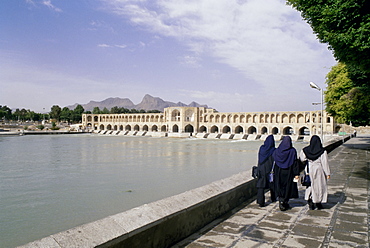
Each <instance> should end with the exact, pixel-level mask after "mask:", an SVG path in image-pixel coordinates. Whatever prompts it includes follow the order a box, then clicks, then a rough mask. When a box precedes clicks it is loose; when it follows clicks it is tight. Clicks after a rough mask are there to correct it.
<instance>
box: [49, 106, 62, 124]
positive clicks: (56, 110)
mask: <svg viewBox="0 0 370 248" xmlns="http://www.w3.org/2000/svg"><path fill="white" fill-rule="evenodd" d="M61 112H62V109H61V108H60V107H59V106H58V105H53V106H52V107H51V111H50V113H49V115H50V118H52V119H55V120H57V121H59V120H60V113H61Z"/></svg>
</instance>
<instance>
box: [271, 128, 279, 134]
mask: <svg viewBox="0 0 370 248" xmlns="http://www.w3.org/2000/svg"><path fill="white" fill-rule="evenodd" d="M271 133H272V134H278V133H279V129H278V128H277V127H274V128H273V129H272V130H271Z"/></svg>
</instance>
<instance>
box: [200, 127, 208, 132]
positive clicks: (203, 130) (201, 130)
mask: <svg viewBox="0 0 370 248" xmlns="http://www.w3.org/2000/svg"><path fill="white" fill-rule="evenodd" d="M199 132H200V133H206V132H207V127H205V126H201V127H200V128H199Z"/></svg>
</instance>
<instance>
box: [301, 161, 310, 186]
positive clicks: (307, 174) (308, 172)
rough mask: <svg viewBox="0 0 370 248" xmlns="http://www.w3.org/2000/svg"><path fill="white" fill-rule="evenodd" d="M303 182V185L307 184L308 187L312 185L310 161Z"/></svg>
mask: <svg viewBox="0 0 370 248" xmlns="http://www.w3.org/2000/svg"><path fill="white" fill-rule="evenodd" d="M301 184H302V186H307V187H309V186H311V178H310V170H309V166H308V162H307V173H306V172H305V174H304V175H303V177H302V178H301Z"/></svg>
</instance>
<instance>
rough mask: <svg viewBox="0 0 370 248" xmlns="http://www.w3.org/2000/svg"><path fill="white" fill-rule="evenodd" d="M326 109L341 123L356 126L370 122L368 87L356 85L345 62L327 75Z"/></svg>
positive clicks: (333, 68) (334, 67)
mask: <svg viewBox="0 0 370 248" xmlns="http://www.w3.org/2000/svg"><path fill="white" fill-rule="evenodd" d="M326 83H327V85H328V87H327V90H326V92H325V102H326V111H327V112H328V113H330V114H331V115H332V116H333V117H334V118H335V119H336V120H337V121H338V122H340V123H347V124H350V123H352V124H353V125H354V126H360V125H368V124H370V96H369V92H368V90H367V89H368V88H366V87H356V86H355V85H354V82H353V81H352V80H351V79H350V78H349V71H348V68H347V66H346V65H345V64H343V63H338V64H337V65H336V66H333V67H332V69H331V71H330V72H329V73H328V75H327V76H326Z"/></svg>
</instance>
